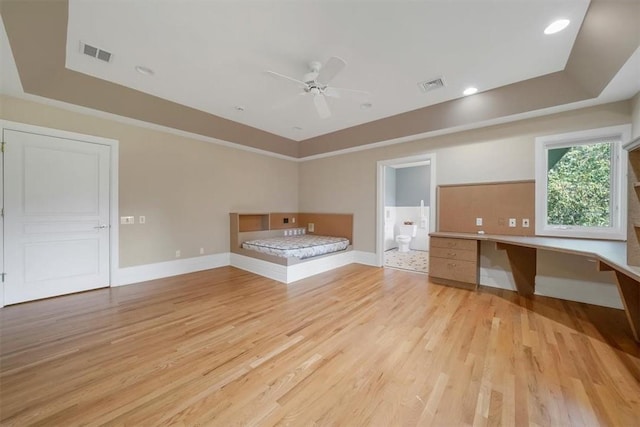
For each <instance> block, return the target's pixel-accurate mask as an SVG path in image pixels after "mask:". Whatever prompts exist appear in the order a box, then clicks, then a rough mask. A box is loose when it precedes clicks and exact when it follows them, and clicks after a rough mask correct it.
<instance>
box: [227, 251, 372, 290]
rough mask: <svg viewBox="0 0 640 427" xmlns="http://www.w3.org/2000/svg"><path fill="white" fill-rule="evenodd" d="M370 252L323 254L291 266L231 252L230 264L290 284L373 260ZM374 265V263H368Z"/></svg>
mask: <svg viewBox="0 0 640 427" xmlns="http://www.w3.org/2000/svg"><path fill="white" fill-rule="evenodd" d="M371 255H374V254H371V253H369V252H360V251H347V252H342V253H337V254H333V255H328V256H323V257H320V258H317V259H311V260H307V261H305V262H302V263H299V264H294V265H290V266H288V267H287V266H286V265H281V264H274V263H272V262H268V261H264V260H261V259H257V258H251V257H248V256H245V255H240V254H234V253H231V256H230V265H231V266H232V267H236V268H239V269H241V270H245V271H249V272H251V273H254V274H257V275H260V276H263V277H266V278H269V279H272V280H276V281H278V282H280V283H284V284H290V283H293V282H297V281H298V280H302V279H306V278H307V277H311V276H315V275H316V274H320V273H324V272H327V271H331V270H334V269H336V268H339V267H343V266H345V265H348V264H353V263H354V262H358V263H361V264H364V262H360V261H361V260H366V261H371ZM367 265H372V264H367Z"/></svg>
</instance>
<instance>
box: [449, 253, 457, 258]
mask: <svg viewBox="0 0 640 427" xmlns="http://www.w3.org/2000/svg"><path fill="white" fill-rule="evenodd" d="M447 256H450V257H453V258H455V256H456V253H455V252H447Z"/></svg>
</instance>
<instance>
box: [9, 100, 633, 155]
mask: <svg viewBox="0 0 640 427" xmlns="http://www.w3.org/2000/svg"><path fill="white" fill-rule="evenodd" d="M0 95H1V94H0ZM4 95H6V96H10V97H13V98H17V99H23V100H26V101H31V102H37V103H40V104H44V105H50V106H53V107H57V108H61V109H63V110H67V111H73V112H76V113H80V114H86V115H90V116H93V117H99V118H104V119H109V120H113V121H116V122H119V123H125V124H130V125H134V126H139V127H141V128H145V129H152V130H158V131H163V132H167V133H170V134H174V135H178V136H184V137H187V138H192V139H195V140H199V141H204V142H210V143H213V144H218V145H222V146H225V147H230V148H236V149H238V150H243V151H249V152H252V153H256V154H262V155H264V156H269V157H275V158H278V159H283V160H291V161H294V162H306V161H311V160H317V159H323V158H327V157H334V156H341V155H343V154H348V153H355V152H358V151H365V150H371V149H375V148H380V147H387V146H390V145H396V144H402V143H405V142H411V141H418V140H421V139H427V138H434V137H437V136H442V135H449V134H453V133H459V132H465V131H470V130H474V129H482V128H485V127H489V126H496V125H501V124H507V123H513V122H517V121H520V120H528V119H533V118H537V117H544V116H549V115H552V114H559V113H563V112H567V111H574V110H580V109H584V108H589V107H595V106H598V105H603V104H609V103H613V102H619V101H624V100H626V99H630V98H622V99H618V98H617V97H613V98H611V97H610V98H602V99H601V98H591V99H587V100H584V101H578V102H573V103H570V104H564V105H558V106H555V107H548V108H543V109H540V110H535V111H528V112H526V113H518V114H514V115H511V116H505V117H499V118H496V119H489V120H483V121H480V122H475V123H470V124H465V125H459V126H454V127H451V128H446V129H438V130H435V131H429V132H423V133H418V134H414V135H408V136H403V137H399V138H392V139H388V140H385V141H380V142H374V143H370V144H365V145H359V146H357V147H351V148H345V149H342V150H336V151H330V152H327V153H320V154H314V155H311V156H306V157H301V158H299V157H292V156H286V155H284V154H277V153H273V152H271V151H267V150H261V149H259V148H253V147H248V146H246V145H242V144H237V143H233V142H228V141H224V140H221V139H217V138H213V137H208V136H204V135H200V134H196V133H192V132H187V131H181V130H178V129H174V128H171V127H168V126H162V125H158V124H155V123H151V122H146V121H143V120H138V119H132V118H129V117H125V116H120V115H117V114H113V113H107V112H105V111H100V110H95V109H93V108H88V107H82V106H78V105H74V104H70V103H67V102H63V101H58V100H54V99H49V98H45V97H42V96H38V95H32V94H27V93H5V94H4ZM279 136H280V135H279ZM319 136H323V135H319ZM283 138H286V137H283ZM308 139H313V138H308ZM291 140H292V141H296V142H299V143H301V142H305V141H307V140H300V141H297V140H293V139H291Z"/></svg>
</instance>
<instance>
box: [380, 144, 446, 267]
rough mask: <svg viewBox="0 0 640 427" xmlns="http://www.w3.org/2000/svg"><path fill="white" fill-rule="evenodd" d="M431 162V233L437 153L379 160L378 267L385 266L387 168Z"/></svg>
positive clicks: (434, 224) (432, 229)
mask: <svg viewBox="0 0 640 427" xmlns="http://www.w3.org/2000/svg"><path fill="white" fill-rule="evenodd" d="M424 162H429V164H430V165H431V176H430V177H429V179H430V181H431V182H430V183H429V185H430V195H429V232H430V233H432V232H434V231H435V230H436V220H437V218H436V216H437V215H436V214H435V210H436V201H437V195H436V153H425V154H417V155H414V156H409V157H400V158H397V159H389V160H379V161H378V171H377V185H376V188H377V191H376V213H377V215H376V265H377V266H378V267H382V266H383V265H384V194H385V182H386V180H385V173H384V171H385V167H387V166H399V165H413V164H414V163H415V166H417V165H419V164H421V163H424Z"/></svg>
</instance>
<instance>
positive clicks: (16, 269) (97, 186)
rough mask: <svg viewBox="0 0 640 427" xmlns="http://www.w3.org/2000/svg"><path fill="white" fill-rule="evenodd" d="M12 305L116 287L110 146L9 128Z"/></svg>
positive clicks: (8, 297) (8, 286)
mask: <svg viewBox="0 0 640 427" xmlns="http://www.w3.org/2000/svg"><path fill="white" fill-rule="evenodd" d="M4 140H5V142H6V147H5V160H4V161H5V272H6V273H7V275H6V278H5V303H6V304H13V303H17V302H22V301H29V300H33V299H39V298H46V297H50V296H55V295H62V294H67V293H72V292H79V291H84V290H88V289H95V288H99V287H105V286H108V285H109V229H108V227H109V223H110V221H109V197H110V196H109V191H110V189H109V183H110V171H109V167H110V151H111V149H110V147H109V146H108V145H102V144H95V143H89V142H82V141H77V140H70V139H64V138H57V137H51V136H46V135H39V134H33V133H27V132H20V131H14V130H6V129H5V130H4Z"/></svg>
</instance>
